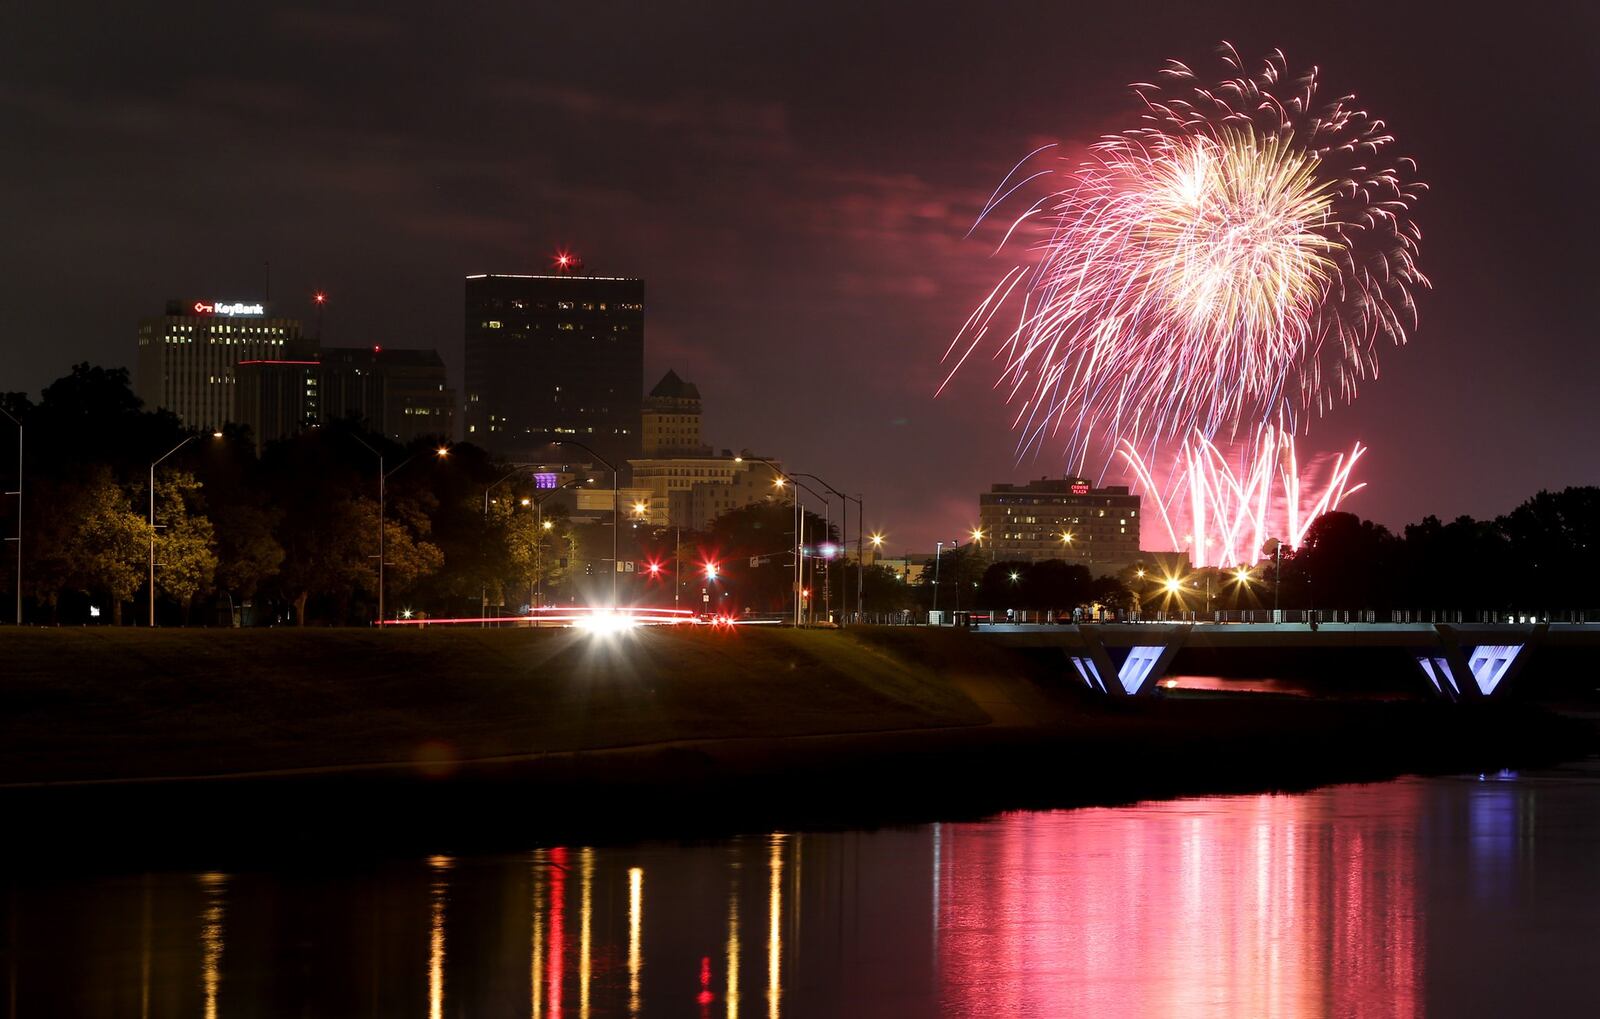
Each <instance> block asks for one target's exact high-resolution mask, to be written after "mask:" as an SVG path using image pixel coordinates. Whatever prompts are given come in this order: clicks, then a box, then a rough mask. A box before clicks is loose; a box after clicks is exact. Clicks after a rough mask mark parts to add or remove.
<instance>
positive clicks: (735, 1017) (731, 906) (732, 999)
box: [723, 858, 739, 1019]
mask: <svg viewBox="0 0 1600 1019" xmlns="http://www.w3.org/2000/svg"><path fill="white" fill-rule="evenodd" d="M727 970H728V989H727V991H726V992H724V994H723V998H724V999H725V1000H726V1001H727V1003H728V1019H739V861H738V859H737V858H735V859H734V861H733V875H732V878H731V879H730V880H729V882H728V961H727Z"/></svg>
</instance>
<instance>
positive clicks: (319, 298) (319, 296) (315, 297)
mask: <svg viewBox="0 0 1600 1019" xmlns="http://www.w3.org/2000/svg"><path fill="white" fill-rule="evenodd" d="M311 300H312V301H313V302H314V303H316V304H327V303H328V295H327V294H325V293H323V292H322V291H320V290H318V291H317V292H316V293H314V294H312V295H311Z"/></svg>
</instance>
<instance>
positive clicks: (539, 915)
mask: <svg viewBox="0 0 1600 1019" xmlns="http://www.w3.org/2000/svg"><path fill="white" fill-rule="evenodd" d="M549 866H550V858H549V854H547V853H546V852H545V851H544V850H543V849H536V850H534V851H533V939H532V940H533V944H532V947H531V949H530V954H531V956H532V958H531V959H530V961H529V974H528V1000H529V1002H530V1003H531V1006H532V1011H533V1019H543V1016H544V907H545V872H546V870H547V869H548V868H549Z"/></svg>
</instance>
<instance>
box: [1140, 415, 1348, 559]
mask: <svg viewBox="0 0 1600 1019" xmlns="http://www.w3.org/2000/svg"><path fill="white" fill-rule="evenodd" d="M1248 448H1249V450H1250V452H1249V453H1248V454H1247V456H1246V457H1245V458H1244V460H1243V462H1242V463H1241V464H1240V465H1239V468H1238V469H1237V470H1235V469H1234V468H1233V466H1232V465H1231V464H1230V463H1229V462H1228V458H1227V457H1226V456H1225V455H1224V454H1223V452H1222V450H1221V449H1220V448H1219V447H1218V446H1217V445H1216V443H1214V442H1212V441H1211V440H1209V439H1207V438H1206V437H1205V436H1203V435H1199V434H1196V435H1194V436H1192V437H1191V439H1190V441H1188V442H1186V443H1184V444H1183V446H1182V451H1181V453H1180V454H1179V459H1178V466H1177V468H1176V476H1175V479H1174V483H1173V484H1172V485H1171V486H1170V488H1171V492H1172V494H1171V495H1170V496H1168V497H1167V498H1165V499H1163V498H1162V497H1160V496H1159V495H1158V494H1157V493H1159V492H1160V491H1162V488H1161V486H1158V485H1157V483H1156V480H1155V477H1154V475H1153V474H1152V472H1151V470H1150V467H1149V465H1148V464H1147V463H1146V461H1145V459H1144V458H1143V457H1142V456H1140V454H1139V451H1138V450H1137V449H1136V448H1135V447H1134V445H1133V444H1132V443H1130V442H1123V443H1122V444H1121V446H1120V448H1119V450H1118V451H1119V452H1120V453H1121V455H1122V458H1123V460H1124V461H1125V462H1126V464H1127V467H1128V472H1129V473H1130V474H1131V475H1132V476H1133V478H1134V479H1135V481H1137V483H1138V484H1139V485H1140V486H1141V487H1142V488H1143V489H1144V490H1145V491H1146V492H1148V493H1150V494H1151V500H1150V502H1151V503H1152V504H1153V505H1154V506H1155V509H1156V513H1157V514H1158V515H1159V517H1160V520H1161V525H1162V526H1163V527H1164V528H1165V530H1166V533H1167V537H1168V538H1169V539H1170V540H1171V542H1172V547H1173V548H1175V549H1186V550H1188V552H1189V558H1190V561H1191V562H1192V563H1193V564H1194V565H1196V566H1248V565H1250V564H1251V563H1254V562H1256V561H1257V560H1258V559H1259V558H1260V556H1261V555H1262V554H1263V549H1264V546H1265V545H1266V542H1267V539H1268V538H1269V537H1271V536H1274V535H1276V536H1278V537H1279V538H1280V539H1281V540H1282V541H1284V542H1285V543H1286V544H1288V545H1290V546H1291V547H1297V546H1299V544H1300V543H1301V541H1302V540H1303V539H1304V538H1305V532H1306V530H1307V529H1308V528H1309V527H1310V525H1311V522H1312V521H1313V520H1315V519H1316V518H1317V517H1318V516H1320V515H1322V514H1323V513H1330V512H1332V511H1334V510H1336V509H1338V508H1339V505H1340V503H1342V502H1343V501H1344V500H1345V499H1347V498H1348V497H1349V496H1351V495H1353V494H1354V493H1356V492H1358V491H1360V490H1361V489H1362V488H1365V487H1366V485H1365V484H1364V483H1360V484H1352V483H1351V474H1352V472H1353V471H1354V469H1355V465H1356V462H1357V461H1359V460H1360V459H1361V457H1362V456H1363V455H1364V454H1365V453H1366V451H1367V447H1365V446H1363V445H1362V444H1361V443H1359V442H1357V443H1355V444H1354V445H1353V446H1351V448H1350V450H1349V452H1347V453H1342V454H1340V455H1339V456H1337V457H1336V458H1335V459H1334V462H1333V466H1332V468H1331V469H1330V470H1328V471H1327V474H1326V476H1325V477H1324V478H1323V479H1322V482H1321V484H1320V486H1317V487H1316V488H1315V489H1314V490H1313V491H1312V492H1308V491H1307V489H1308V488H1310V487H1311V485H1310V480H1309V478H1310V475H1309V474H1307V473H1302V471H1301V469H1300V464H1299V460H1298V457H1297V455H1296V452H1295V442H1294V436H1293V435H1292V434H1290V433H1288V432H1285V431H1282V430H1279V429H1276V428H1270V427H1269V428H1267V429H1265V430H1264V431H1263V432H1262V434H1261V436H1260V437H1259V440H1258V441H1257V443H1256V444H1255V445H1254V446H1252V447H1248ZM1185 504H1187V509H1188V513H1187V523H1188V528H1189V529H1188V533H1186V534H1184V535H1183V536H1182V537H1181V539H1180V536H1179V534H1178V530H1177V528H1176V527H1175V526H1174V523H1173V521H1174V517H1177V518H1178V519H1180V520H1182V519H1183V516H1182V512H1183V509H1184V506H1185Z"/></svg>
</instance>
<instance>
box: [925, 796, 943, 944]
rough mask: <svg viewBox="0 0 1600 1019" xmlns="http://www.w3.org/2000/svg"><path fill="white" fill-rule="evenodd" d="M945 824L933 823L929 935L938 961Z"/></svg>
mask: <svg viewBox="0 0 1600 1019" xmlns="http://www.w3.org/2000/svg"><path fill="white" fill-rule="evenodd" d="M942 827H943V826H942V825H940V824H938V823H937V822H935V824H934V825H933V867H932V870H933V919H932V921H931V922H930V924H929V928H928V930H929V935H930V937H931V939H932V942H933V957H934V960H935V961H936V962H937V960H938V958H939V856H940V845H939V843H940V840H941V838H942V837H943V834H944V833H943V832H942V831H941V830H940V829H941V828H942Z"/></svg>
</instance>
